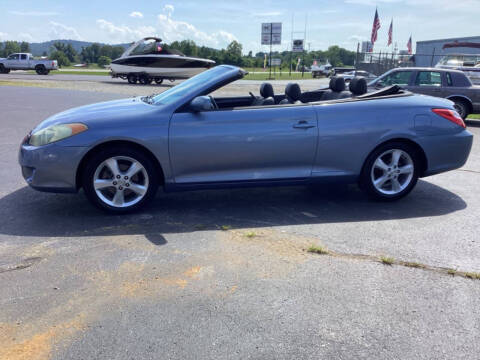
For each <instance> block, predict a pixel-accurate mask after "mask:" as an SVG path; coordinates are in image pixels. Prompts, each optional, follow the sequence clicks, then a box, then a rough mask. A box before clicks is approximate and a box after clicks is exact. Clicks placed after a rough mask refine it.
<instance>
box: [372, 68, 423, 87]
mask: <svg viewBox="0 0 480 360" xmlns="http://www.w3.org/2000/svg"><path fill="white" fill-rule="evenodd" d="M413 73H414V71H412V70H395V71H391V72H390V73H387V74H386V75H383V76H381V77H380V78H378V79H377V80H375V81H374V82H373V84H372V85H373V87H374V88H375V89H381V88H383V87H385V86H391V85H398V86H401V87H403V88H405V89H408V88H409V87H410V85H411V83H412V76H413Z"/></svg>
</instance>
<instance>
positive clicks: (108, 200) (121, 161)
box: [82, 147, 158, 213]
mask: <svg viewBox="0 0 480 360" xmlns="http://www.w3.org/2000/svg"><path fill="white" fill-rule="evenodd" d="M157 174H158V172H157V171H156V168H155V164H154V163H153V161H152V160H151V159H150V157H149V156H147V155H146V154H144V153H143V152H142V151H138V150H137V149H133V148H128V147H115V148H111V149H105V150H102V151H100V152H98V153H95V154H94V155H93V156H92V157H91V158H89V159H88V161H87V164H86V166H85V169H84V172H83V179H82V184H83V188H84V190H85V194H86V196H87V198H88V199H89V200H90V201H91V202H92V203H93V204H94V205H96V206H97V207H99V208H101V209H103V210H107V211H108V212H112V213H125V212H130V211H134V210H138V209H139V208H141V207H143V206H144V205H145V204H146V203H147V202H149V201H150V200H152V199H153V198H154V197H155V193H156V191H157V188H158V175H157Z"/></svg>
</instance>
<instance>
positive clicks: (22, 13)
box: [9, 10, 59, 16]
mask: <svg viewBox="0 0 480 360" xmlns="http://www.w3.org/2000/svg"><path fill="white" fill-rule="evenodd" d="M9 13H10V14H13V15H19V16H56V15H59V13H57V12H55V11H16V10H10V11H9Z"/></svg>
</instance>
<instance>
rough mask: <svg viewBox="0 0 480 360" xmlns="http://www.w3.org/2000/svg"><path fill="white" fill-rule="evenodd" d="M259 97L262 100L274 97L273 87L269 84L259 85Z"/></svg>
mask: <svg viewBox="0 0 480 360" xmlns="http://www.w3.org/2000/svg"><path fill="white" fill-rule="evenodd" d="M260 95H261V96H262V97H263V98H269V97H274V96H275V95H274V92H273V86H272V84H270V83H263V84H262V85H260Z"/></svg>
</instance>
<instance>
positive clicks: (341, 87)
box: [321, 76, 352, 101]
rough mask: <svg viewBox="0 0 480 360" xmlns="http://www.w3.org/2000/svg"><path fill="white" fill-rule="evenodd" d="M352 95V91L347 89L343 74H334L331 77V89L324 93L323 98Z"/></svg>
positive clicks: (331, 98)
mask: <svg viewBox="0 0 480 360" xmlns="http://www.w3.org/2000/svg"><path fill="white" fill-rule="evenodd" d="M351 96H352V95H351V93H350V92H348V91H345V79H344V78H343V77H341V76H332V77H331V78H330V84H329V90H326V91H325V92H324V93H323V95H322V99H321V100H322V101H324V100H336V99H344V98H348V97H351Z"/></svg>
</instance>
